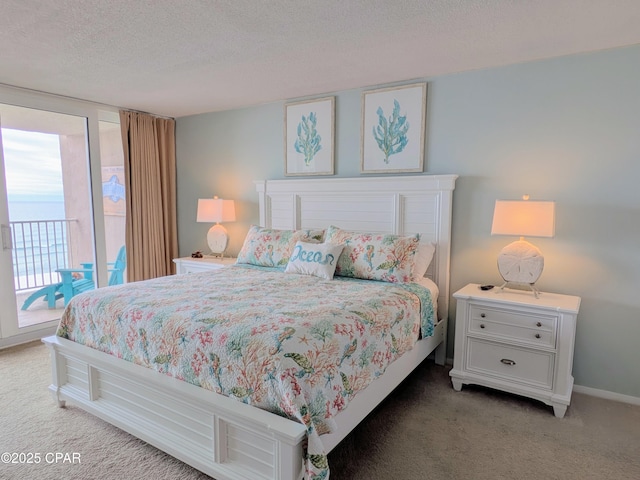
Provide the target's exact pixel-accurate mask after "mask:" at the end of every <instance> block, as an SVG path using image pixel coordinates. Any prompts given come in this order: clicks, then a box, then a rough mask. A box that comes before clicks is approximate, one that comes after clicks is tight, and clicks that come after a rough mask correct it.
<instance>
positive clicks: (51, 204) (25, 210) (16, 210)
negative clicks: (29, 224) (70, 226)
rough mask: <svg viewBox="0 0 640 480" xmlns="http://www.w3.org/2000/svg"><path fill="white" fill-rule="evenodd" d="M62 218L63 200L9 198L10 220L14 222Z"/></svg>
mask: <svg viewBox="0 0 640 480" xmlns="http://www.w3.org/2000/svg"><path fill="white" fill-rule="evenodd" d="M34 198H35V197H34ZM62 219H64V201H63V200H57V199H56V200H55V201H46V200H45V201H41V200H35V199H34V200H17V201H12V200H9V220H10V221H12V222H23V221H27V220H62Z"/></svg>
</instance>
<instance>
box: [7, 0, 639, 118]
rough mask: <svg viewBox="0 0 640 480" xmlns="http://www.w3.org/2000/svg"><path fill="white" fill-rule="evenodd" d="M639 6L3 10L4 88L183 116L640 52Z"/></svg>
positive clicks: (107, 1)
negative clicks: (636, 48)
mask: <svg viewBox="0 0 640 480" xmlns="http://www.w3.org/2000/svg"><path fill="white" fill-rule="evenodd" d="M639 27H640V0H386V1H383V0H218V1H216V0H55V1H52V0H2V8H1V12H0V45H1V47H0V83H2V84H7V85H14V86H19V87H24V88H29V89H34V90H39V91H44V92H50V93H55V94H59V95H65V96H69V97H75V98H80V99H85V100H91V101H94V102H99V103H104V104H108V105H114V106H117V107H125V108H131V109H136V110H141V111H147V112H152V113H156V114H160V115H167V116H173V117H180V116H184V115H191V114H197V113H202V112H210V111H218V110H228V109H233V108H239V107H244V106H249V105H256V104H261V103H266V102H273V101H279V100H285V99H294V98H298V97H304V96H310V95H319V94H326V93H330V92H334V91H339V90H346V89H350V88H357V87H364V86H368V85H376V84H385V83H391V82H397V81H403V80H411V79H414V78H420V77H432V76H435V75H442V74H447V73H453V72H460V71H464V70H472V69H478V68H486V67H493V66H499V65H506V64H511V63H518V62H526V61H531V60H537V59H542V58H549V57H556V56H561V55H567V54H574V53H581V52H589V51H595V50H602V49H607V48H613V47H619V46H625V45H632V44H639V43H640V28H639Z"/></svg>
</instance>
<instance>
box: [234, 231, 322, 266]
mask: <svg viewBox="0 0 640 480" xmlns="http://www.w3.org/2000/svg"><path fill="white" fill-rule="evenodd" d="M323 236H324V231H323V230H275V229H272V228H262V227H259V226H257V225H252V226H251V228H250V229H249V232H247V236H246V237H245V239H244V244H243V245H242V249H241V250H240V253H238V259H237V260H236V263H248V264H249V265H258V266H260V267H285V265H287V262H288V261H289V257H290V256H291V252H292V251H293V247H294V246H295V244H296V242H297V241H305V242H309V243H313V242H315V243H320V242H321V241H322V237H323Z"/></svg>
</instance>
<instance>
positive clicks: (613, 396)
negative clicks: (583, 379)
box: [573, 385, 640, 405]
mask: <svg viewBox="0 0 640 480" xmlns="http://www.w3.org/2000/svg"><path fill="white" fill-rule="evenodd" d="M573 391H574V392H576V393H584V394H585V395H591V396H592V397H599V398H605V399H607V400H615V401H616V402H622V403H630V404H631V405H640V397H632V396H631V395H623V394H622V393H615V392H610V391H608V390H600V389H598V388H591V387H583V386H582V385H574V386H573Z"/></svg>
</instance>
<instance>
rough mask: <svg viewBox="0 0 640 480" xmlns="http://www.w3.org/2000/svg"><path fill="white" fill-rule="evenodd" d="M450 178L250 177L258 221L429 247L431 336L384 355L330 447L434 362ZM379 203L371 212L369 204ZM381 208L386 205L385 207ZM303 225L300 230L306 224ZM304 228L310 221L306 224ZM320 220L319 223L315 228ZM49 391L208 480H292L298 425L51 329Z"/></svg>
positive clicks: (297, 469) (296, 470) (444, 297)
mask: <svg viewBox="0 0 640 480" xmlns="http://www.w3.org/2000/svg"><path fill="white" fill-rule="evenodd" d="M456 178H457V177H456V176H455V175H438V176H429V175H420V176H413V177H373V178H356V179H353V178H340V179H333V178H331V179H305V180H274V181H271V180H269V181H260V182H256V188H257V190H258V194H259V199H260V219H261V224H262V225H264V226H265V227H269V228H281V229H300V228H314V227H322V225H325V223H326V224H331V223H332V224H335V225H339V226H342V227H344V228H351V229H354V228H361V229H362V230H366V231H375V230H378V231H381V232H385V231H386V232H389V233H396V234H400V233H405V234H410V233H412V232H413V233H421V234H422V235H423V238H425V239H426V240H429V241H432V242H434V244H435V245H436V254H435V256H434V259H433V261H432V264H431V266H430V267H429V271H428V272H427V276H429V277H430V278H431V279H432V280H433V281H434V282H435V283H436V284H437V285H438V287H439V296H438V312H439V315H438V318H439V319H440V320H439V321H438V323H437V324H436V325H435V327H434V334H433V335H432V336H431V337H427V338H423V339H421V340H419V341H418V343H417V344H416V345H415V346H414V348H413V349H412V350H411V351H409V352H407V353H406V354H404V355H403V356H402V357H400V358H399V359H397V360H396V361H395V362H393V363H392V364H391V365H389V367H388V368H387V370H386V371H385V374H384V375H382V376H381V377H380V378H378V379H376V381H375V382H373V383H372V384H371V385H370V386H369V387H367V389H366V394H360V395H357V396H356V397H355V398H354V399H353V400H352V401H351V402H350V403H349V408H348V409H346V410H344V411H343V412H341V413H340V414H339V415H338V416H337V417H336V418H335V420H336V424H337V430H336V431H335V432H334V433H331V434H327V435H323V436H322V437H321V439H322V442H323V444H324V447H325V451H327V452H329V451H331V450H332V449H333V448H334V447H335V446H336V445H337V444H338V443H340V441H341V440H342V439H344V438H345V437H346V436H347V435H348V434H349V432H351V430H352V429H353V428H354V427H355V426H356V425H358V423H360V422H361V421H362V420H363V419H364V418H365V417H366V416H367V415H368V414H369V413H370V412H371V411H373V409H374V408H375V407H376V406H377V405H378V404H379V403H380V402H381V401H382V400H384V399H385V398H386V397H387V396H388V395H389V393H390V392H391V391H392V390H393V389H394V388H395V387H397V386H398V385H399V384H400V383H401V382H402V380H403V379H404V378H406V377H407V375H409V373H411V372H412V371H413V370H414V369H415V367H417V366H418V365H419V364H420V363H421V362H422V361H423V360H424V359H425V358H426V357H427V356H428V355H429V354H430V353H432V352H434V354H435V360H436V363H438V364H440V365H443V364H444V360H445V350H446V333H447V320H446V319H447V312H448V299H449V254H450V248H451V242H450V234H451V206H452V193H453V188H454V184H455V180H456ZM372 201H373V202H374V203H376V202H379V206H380V207H382V208H380V209H379V210H378V211H377V212H373V211H372V209H371V202H372ZM389 205H391V208H389ZM307 225H309V226H310V227H306V226H307ZM311 226H313V227H311ZM325 226H326V225H325ZM43 341H44V342H45V344H47V346H48V347H49V348H50V350H51V360H52V370H53V380H52V384H51V386H50V387H49V390H50V391H51V392H52V393H53V395H54V398H55V399H56V400H57V402H58V404H59V405H61V406H63V405H64V404H65V402H66V401H69V402H71V403H73V404H74V405H77V406H79V407H81V408H83V409H84V410H86V411H88V412H90V413H92V414H94V415H97V416H98V417H100V418H102V419H103V420H105V421H107V422H109V423H111V424H113V425H115V426H117V427H119V428H121V429H123V430H125V431H127V432H129V433H131V434H132V435H134V436H136V437H138V438H140V439H142V440H144V441H146V442H148V443H150V444H151V445H154V446H155V447H157V448H159V449H161V450H163V451H165V452H167V453H169V454H170V455H172V456H174V457H176V458H178V459H180V460H182V461H183V462H185V463H188V464H189V465H191V466H193V467H194V468H197V469H198V470H200V471H202V472H204V473H206V474H208V475H210V476H212V477H215V478H228V479H231V478H233V479H236V480H240V479H246V480H267V479H268V480H299V479H300V478H301V477H302V468H303V462H302V452H303V444H304V441H305V440H306V436H305V432H306V428H305V426H304V425H302V424H300V423H297V422H294V421H292V420H288V419H286V418H283V417H280V416H278V415H275V414H272V413H269V412H266V411H264V410H260V409H257V408H255V407H252V406H250V405H246V404H244V403H241V402H238V401H237V400H235V399H231V398H228V397H225V396H222V395H218V394H215V393H214V392H211V391H210V390H205V389H204V388H200V387H197V386H195V385H191V384H189V383H187V382H184V381H181V380H178V379H175V378H171V377H168V376H166V375H163V374H161V373H159V372H155V371H153V370H149V369H148V368H145V367H143V366H140V365H135V364H133V363H131V362H127V361H125V360H122V359H118V358H115V357H113V356H111V355H108V354H106V353H103V352H100V351H98V350H94V349H92V348H89V347H86V346H83V345H80V344H77V343H74V342H71V341H69V340H66V339H63V338H60V337H56V336H52V337H47V338H45V339H44V340H43Z"/></svg>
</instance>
